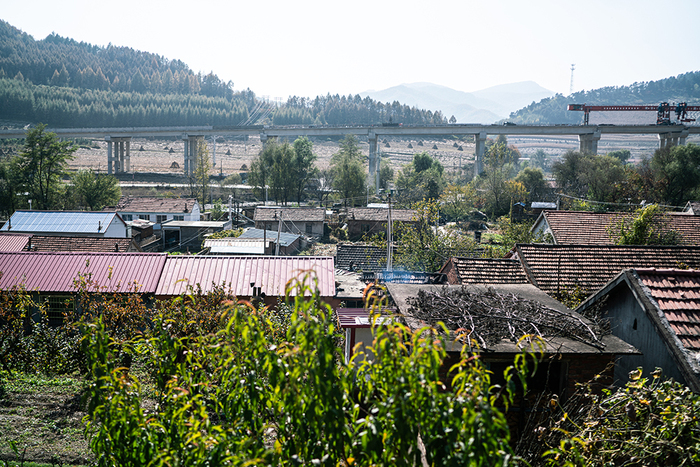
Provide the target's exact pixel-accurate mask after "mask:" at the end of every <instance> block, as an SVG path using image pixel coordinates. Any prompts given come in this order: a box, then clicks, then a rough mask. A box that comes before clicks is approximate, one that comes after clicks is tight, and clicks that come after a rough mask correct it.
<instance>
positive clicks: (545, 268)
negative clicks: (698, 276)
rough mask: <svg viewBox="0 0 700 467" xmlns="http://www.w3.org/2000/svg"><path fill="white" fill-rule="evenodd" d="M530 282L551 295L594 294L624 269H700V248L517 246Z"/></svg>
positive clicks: (516, 254) (517, 255)
mask: <svg viewBox="0 0 700 467" xmlns="http://www.w3.org/2000/svg"><path fill="white" fill-rule="evenodd" d="M513 256H514V257H515V258H517V259H519V260H520V262H521V263H522V265H523V268H524V269H525V273H526V275H527V277H528V280H529V281H530V282H531V283H532V284H534V285H536V286H537V287H539V288H540V289H542V290H544V291H545V292H547V293H548V294H550V295H556V294H557V292H559V291H566V290H573V289H575V288H576V287H580V288H581V289H583V290H584V291H587V292H589V293H592V292H594V291H596V290H598V289H599V288H601V287H603V286H604V285H605V284H606V283H607V282H608V281H609V280H611V279H612V278H614V277H615V276H616V275H617V274H619V273H620V271H622V270H623V269H630V268H650V267H653V268H679V267H683V268H685V267H688V268H692V269H700V247H693V246H619V245H546V244H533V245H524V244H521V245H516V247H515V252H514V255H513Z"/></svg>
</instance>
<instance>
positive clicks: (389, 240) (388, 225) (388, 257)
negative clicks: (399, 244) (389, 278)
mask: <svg viewBox="0 0 700 467" xmlns="http://www.w3.org/2000/svg"><path fill="white" fill-rule="evenodd" d="M387 217H388V222H387V223H386V270H387V271H391V270H392V269H393V264H392V263H393V258H392V257H391V254H392V253H393V249H392V248H391V243H392V238H391V237H392V235H393V233H392V231H391V230H392V225H391V192H390V193H389V215H388V216H387Z"/></svg>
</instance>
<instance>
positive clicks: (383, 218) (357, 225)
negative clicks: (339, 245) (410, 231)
mask: <svg viewBox="0 0 700 467" xmlns="http://www.w3.org/2000/svg"><path fill="white" fill-rule="evenodd" d="M415 216H416V211H415V210H413V209H392V210H391V221H392V225H394V226H395V225H396V223H399V222H400V223H409V224H415V223H416V218H415ZM388 221H389V209H388V208H349V209H348V212H347V215H346V216H345V223H346V224H347V229H348V237H349V238H350V239H352V240H357V239H359V238H362V237H363V236H372V235H374V234H377V233H380V232H384V233H386V225H387V222H388Z"/></svg>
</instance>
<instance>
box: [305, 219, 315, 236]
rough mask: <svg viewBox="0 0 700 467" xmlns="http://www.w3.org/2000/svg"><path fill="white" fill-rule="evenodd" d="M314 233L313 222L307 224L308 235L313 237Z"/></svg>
mask: <svg viewBox="0 0 700 467" xmlns="http://www.w3.org/2000/svg"><path fill="white" fill-rule="evenodd" d="M312 233H314V226H313V224H312V223H311V222H307V223H306V234H307V235H311V234H312Z"/></svg>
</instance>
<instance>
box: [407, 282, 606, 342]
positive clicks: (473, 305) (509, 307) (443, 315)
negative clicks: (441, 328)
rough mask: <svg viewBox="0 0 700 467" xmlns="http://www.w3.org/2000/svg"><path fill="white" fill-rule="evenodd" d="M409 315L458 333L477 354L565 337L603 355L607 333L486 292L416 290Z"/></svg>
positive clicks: (532, 303)
mask: <svg viewBox="0 0 700 467" xmlns="http://www.w3.org/2000/svg"><path fill="white" fill-rule="evenodd" d="M408 304H409V313H410V314H411V315H412V316H413V317H414V318H417V319H420V320H422V321H424V322H426V323H428V324H429V325H431V326H434V325H436V324H437V323H438V322H440V321H441V322H443V323H444V324H445V325H446V326H447V328H448V329H450V330H452V331H457V330H461V331H463V333H464V334H466V335H467V336H468V338H469V339H474V340H476V341H477V342H478V343H479V345H480V346H481V348H484V349H486V348H488V347H490V346H492V345H494V344H497V343H498V342H501V341H502V340H503V339H507V340H510V341H512V342H517V341H518V340H519V339H520V338H522V337H523V336H525V335H536V336H539V337H542V338H546V337H565V338H569V339H574V340H577V341H579V342H583V343H585V344H588V345H591V346H593V347H596V348H599V349H602V348H603V347H604V344H603V343H602V342H601V341H600V338H599V336H602V335H603V334H605V333H606V330H605V329H604V328H603V327H601V326H599V325H596V324H592V323H587V322H585V321H583V320H582V319H580V318H579V317H577V316H574V315H572V314H569V313H564V312H561V311H559V310H555V309H553V308H549V307H547V306H544V305H542V304H541V303H539V302H536V301H532V300H527V299H524V298H522V297H519V296H517V295H515V294H511V293H508V294H503V293H498V292H496V291H495V290H493V289H491V288H489V289H487V290H485V291H477V292H470V291H468V290H466V289H465V288H461V289H448V288H447V287H445V288H442V289H440V290H438V291H430V290H428V291H426V290H420V291H419V292H418V296H417V297H411V298H409V299H408Z"/></svg>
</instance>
